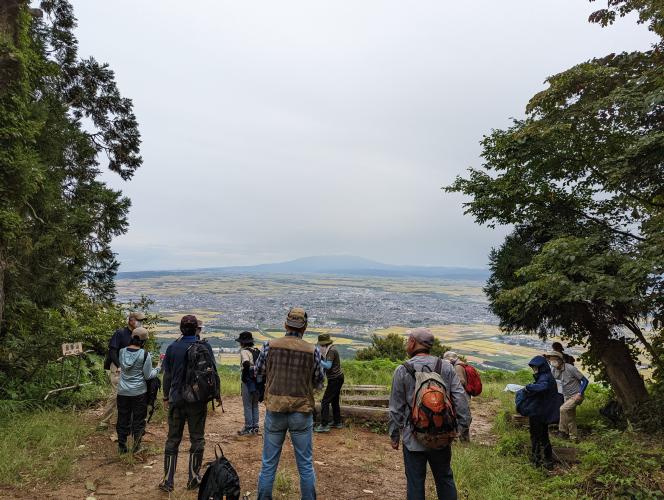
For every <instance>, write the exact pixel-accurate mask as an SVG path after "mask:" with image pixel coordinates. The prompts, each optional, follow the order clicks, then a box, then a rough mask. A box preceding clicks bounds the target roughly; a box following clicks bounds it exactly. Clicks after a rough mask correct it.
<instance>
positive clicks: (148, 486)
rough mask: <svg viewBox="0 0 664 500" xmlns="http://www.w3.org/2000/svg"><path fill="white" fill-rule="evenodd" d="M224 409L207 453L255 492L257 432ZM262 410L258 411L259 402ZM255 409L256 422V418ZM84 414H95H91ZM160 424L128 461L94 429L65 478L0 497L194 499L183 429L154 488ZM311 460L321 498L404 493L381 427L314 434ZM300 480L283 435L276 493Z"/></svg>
mask: <svg viewBox="0 0 664 500" xmlns="http://www.w3.org/2000/svg"><path fill="white" fill-rule="evenodd" d="M489 406H490V405H486V406H484V405H483V406H482V407H479V406H477V405H473V410H474V415H473V425H472V428H471V436H472V438H473V439H474V440H475V441H477V442H480V443H483V444H492V441H493V436H492V434H491V424H490V422H491V419H492V418H493V410H494V408H490V407H489ZM224 408H225V411H226V412H225V413H222V412H221V411H220V410H219V409H217V411H215V412H212V411H210V413H209V415H208V421H207V426H206V435H205V439H206V449H205V460H206V461H207V460H211V459H213V458H214V445H215V444H216V443H218V444H220V445H221V446H222V448H223V450H224V453H225V454H226V457H227V458H228V459H229V460H230V461H231V463H232V464H233V465H234V467H235V468H236V470H237V471H238V474H239V476H240V481H241V485H242V491H243V492H244V493H251V494H250V496H249V498H251V499H252V500H253V499H255V498H256V483H257V478H258V472H259V470H260V463H261V462H260V461H261V447H262V438H261V436H260V435H259V436H246V437H240V436H237V431H238V429H240V428H241V427H242V424H243V416H242V401H241V399H240V398H239V397H229V398H227V399H225V400H224ZM261 411H263V410H262V409H261ZM262 417H263V415H262V414H261V423H262ZM84 418H89V419H91V421H94V420H95V419H96V415H95V414H93V413H89V414H86V415H85V417H84ZM166 430H167V429H166V425H165V424H164V423H151V424H150V425H149V426H148V434H147V435H146V437H145V442H146V446H147V448H148V449H147V452H146V453H145V454H143V455H142V456H141V457H136V458H134V460H133V461H132V460H127V459H120V458H119V457H118V454H117V444H116V443H115V442H112V441H111V439H110V437H109V433H108V432H97V433H94V434H93V435H92V436H90V438H89V439H88V440H87V442H86V443H85V445H84V448H82V449H81V452H82V453H81V457H80V458H79V459H78V461H77V462H76V464H75V466H74V472H73V474H72V477H71V478H70V480H68V481H67V482H65V483H62V484H58V485H41V484H39V485H33V486H31V487H27V488H23V489H21V490H18V489H12V490H6V489H5V490H3V489H0V498H17V499H35V498H40V499H41V498H58V499H90V498H91V497H92V498H95V499H97V500H102V499H107V498H122V497H128V498H140V499H146V500H147V499H166V498H171V499H194V498H196V493H195V492H190V491H187V490H186V489H185V484H186V481H187V465H188V463H187V461H188V453H187V450H188V448H189V442H188V434H187V432H186V431H185V436H184V439H183V441H182V445H181V446H180V457H179V462H178V468H177V473H176V480H175V487H176V489H175V491H174V492H173V493H171V494H170V495H169V494H167V493H163V492H161V491H160V490H158V489H157V484H158V483H159V481H160V480H161V478H162V473H163V455H162V450H163V444H164V442H165V439H166ZM314 460H315V464H314V467H315V469H316V476H317V490H318V496H319V498H320V499H322V500H327V499H329V500H342V499H344V500H345V499H349V500H350V499H359V498H380V499H381V500H387V499H394V500H397V499H399V500H401V499H403V498H404V492H405V489H406V480H405V476H404V471H403V459H402V455H401V451H394V450H392V448H391V446H390V443H389V439H388V438H387V436H385V435H384V434H378V433H376V432H372V431H371V430H370V429H368V428H366V427H364V426H361V425H353V424H350V425H348V426H347V427H346V428H345V429H333V430H332V431H331V432H330V433H329V434H315V435H314ZM298 493H299V479H298V474H297V469H296V466H295V459H294V456H293V449H292V446H291V445H290V442H289V441H288V440H287V442H286V444H285V445H284V452H283V454H282V457H281V462H280V464H279V473H278V475H277V481H276V483H275V498H287V499H296V498H299V494H298Z"/></svg>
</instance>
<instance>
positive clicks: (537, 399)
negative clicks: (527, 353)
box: [517, 356, 560, 424]
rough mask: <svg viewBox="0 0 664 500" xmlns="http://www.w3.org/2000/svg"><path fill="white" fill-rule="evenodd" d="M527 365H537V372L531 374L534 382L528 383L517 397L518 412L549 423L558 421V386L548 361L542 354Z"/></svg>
mask: <svg viewBox="0 0 664 500" xmlns="http://www.w3.org/2000/svg"><path fill="white" fill-rule="evenodd" d="M528 365H529V366H531V367H537V373H535V374H534V375H533V377H534V378H535V382H533V383H532V384H528V385H527V386H526V387H525V389H523V392H522V393H521V394H520V395H519V397H518V398H517V399H518V401H519V404H518V406H519V408H518V411H519V413H520V414H521V415H523V416H525V417H537V418H541V419H543V420H545V421H546V422H547V423H549V424H553V423H555V422H558V420H559V419H560V401H559V397H558V386H557V385H556V380H555V379H554V378H553V375H552V373H551V368H549V363H547V361H546V359H545V358H544V356H535V357H534V358H533V359H531V360H530V363H528ZM519 392H521V391H519Z"/></svg>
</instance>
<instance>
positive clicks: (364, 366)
mask: <svg viewBox="0 0 664 500" xmlns="http://www.w3.org/2000/svg"><path fill="white" fill-rule="evenodd" d="M396 366H397V363H392V362H390V361H385V360H375V361H370V362H358V361H346V362H344V371H345V375H346V381H347V382H346V383H348V384H379V385H388V386H389V384H390V381H391V377H392V373H393V371H394V369H395V367H396ZM221 379H222V390H223V393H224V394H225V395H231V394H239V389H240V379H239V369H238V368H236V367H230V366H223V367H222V368H221ZM483 380H484V391H483V394H482V396H480V397H479V398H478V399H477V400H476V403H477V404H485V403H489V402H492V404H495V401H496V400H497V401H499V402H500V405H499V408H500V409H499V411H498V413H497V415H496V419H495V424H494V431H495V433H496V436H497V444H496V445H495V446H485V445H480V444H475V443H473V444H471V445H469V446H463V445H455V447H454V454H453V456H454V458H453V468H454V473H455V477H456V482H457V487H458V488H459V492H460V498H472V499H503V498H523V499H526V498H537V497H540V498H556V497H561V496H562V497H568V498H616V497H619V496H623V497H632V498H658V497H657V496H655V495H657V494H659V495H661V497H662V498H664V493H662V491H664V490H663V489H664V471H663V469H662V464H664V446H663V443H662V441H661V439H660V438H655V437H652V436H643V435H639V434H636V433H631V432H618V431H613V430H609V429H607V428H606V427H605V426H604V425H603V424H602V422H601V421H600V418H599V415H598V409H599V407H600V406H601V405H602V404H603V403H604V401H605V400H606V397H607V395H606V391H604V390H603V389H601V388H599V387H597V386H591V388H590V389H589V392H588V396H587V399H586V401H585V402H584V404H583V405H582V406H581V407H580V408H579V411H578V415H579V418H578V420H579V425H580V428H581V429H582V431H583V432H584V434H585V437H584V441H583V443H582V444H580V445H579V448H581V450H582V451H583V452H584V455H583V458H582V463H581V464H578V465H576V466H574V467H572V468H571V469H569V470H566V471H560V472H559V473H557V474H555V475H553V476H550V475H548V474H546V473H544V472H542V471H538V470H535V469H533V468H532V467H531V466H530V465H529V463H528V447H529V438H528V433H527V430H524V429H518V428H514V427H512V426H511V424H510V423H509V420H508V419H507V418H506V416H507V415H509V414H511V413H513V410H514V408H513V395H512V394H510V393H505V392H503V388H504V387H505V384H507V383H509V382H512V383H521V384H523V383H527V382H528V381H529V380H530V375H529V373H528V372H519V373H516V374H515V373H507V372H498V371H492V372H486V373H484V375H483ZM0 420H1V421H0V424H1V425H0V484H4V485H16V484H22V483H23V484H24V483H30V482H34V481H40V480H46V479H49V480H55V481H57V480H64V479H66V478H67V477H68V475H69V473H70V470H71V464H72V461H73V459H74V457H75V456H76V455H77V454H78V453H82V452H84V451H85V450H84V449H79V448H78V446H79V445H80V444H81V443H82V442H83V441H84V440H85V437H86V436H87V435H88V434H89V433H90V432H92V431H93V429H92V428H91V426H90V424H88V423H86V422H85V421H84V420H83V419H81V418H80V417H79V416H78V415H77V414H75V413H72V412H64V411H43V412H39V411H36V412H35V411H33V412H27V411H24V412H19V413H14V414H13V415H11V416H4V417H2V418H0ZM154 420H155V421H162V420H163V413H162V412H161V410H160V409H159V410H158V411H157V414H156V415H155V418H154ZM554 444H564V445H568V443H563V442H560V441H556V440H554ZM658 492H659V493H658ZM430 493H431V494H432V495H433V492H432V491H431V492H430ZM431 498H435V496H431Z"/></svg>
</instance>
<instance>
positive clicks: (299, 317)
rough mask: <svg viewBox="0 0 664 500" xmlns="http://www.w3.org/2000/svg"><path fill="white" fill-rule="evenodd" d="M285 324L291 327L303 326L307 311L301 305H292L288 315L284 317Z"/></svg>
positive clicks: (305, 322)
mask: <svg viewBox="0 0 664 500" xmlns="http://www.w3.org/2000/svg"><path fill="white" fill-rule="evenodd" d="M286 326H290V327H291V328H297V329H298V330H299V329H300V328H304V327H305V326H307V313H306V312H305V311H304V309H302V308H301V307H293V308H291V310H290V311H288V317H287V318H286Z"/></svg>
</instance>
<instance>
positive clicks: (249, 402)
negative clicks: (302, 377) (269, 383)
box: [235, 332, 260, 436]
mask: <svg viewBox="0 0 664 500" xmlns="http://www.w3.org/2000/svg"><path fill="white" fill-rule="evenodd" d="M235 341H236V342H239V343H240V367H241V368H242V375H241V385H240V393H241V394H242V407H243V408H244V428H243V429H242V430H239V431H238V435H240V436H246V435H249V434H258V384H257V382H256V374H255V371H254V365H255V364H256V360H257V359H258V356H259V354H260V350H258V349H257V348H256V347H254V337H253V335H252V334H251V332H242V333H241V334H240V336H239V337H238V338H236V339H235Z"/></svg>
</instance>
